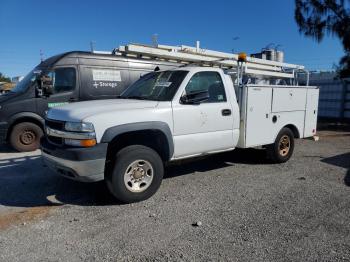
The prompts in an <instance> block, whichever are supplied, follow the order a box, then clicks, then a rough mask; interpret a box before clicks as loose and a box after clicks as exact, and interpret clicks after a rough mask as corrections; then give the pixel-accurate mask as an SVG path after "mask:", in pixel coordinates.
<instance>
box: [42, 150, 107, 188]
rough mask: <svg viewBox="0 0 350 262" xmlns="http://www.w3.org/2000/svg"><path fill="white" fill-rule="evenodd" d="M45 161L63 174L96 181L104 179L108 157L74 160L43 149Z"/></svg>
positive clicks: (78, 179)
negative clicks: (51, 153) (54, 154)
mask: <svg viewBox="0 0 350 262" xmlns="http://www.w3.org/2000/svg"><path fill="white" fill-rule="evenodd" d="M42 156H43V161H44V163H45V164H46V165H47V166H48V167H49V168H50V169H52V170H54V171H55V172H57V173H58V174H60V175H61V176H64V177H67V178H70V179H73V180H77V181H81V182H96V181H101V180H103V179H104V169H105V162H106V159H105V158H102V159H93V160H83V161H73V160H67V159H62V158H58V157H55V156H52V155H49V154H47V153H45V152H43V151H42Z"/></svg>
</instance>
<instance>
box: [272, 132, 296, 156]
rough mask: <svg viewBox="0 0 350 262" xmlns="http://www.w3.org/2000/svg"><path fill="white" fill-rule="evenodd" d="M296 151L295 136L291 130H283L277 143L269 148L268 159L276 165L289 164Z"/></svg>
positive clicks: (278, 136)
mask: <svg viewBox="0 0 350 262" xmlns="http://www.w3.org/2000/svg"><path fill="white" fill-rule="evenodd" d="M293 151H294V134H293V132H292V131H291V130H290V129H289V128H283V129H282V130H281V131H280V132H279V134H278V135H277V138H276V140H275V143H273V144H272V145H269V146H268V147H267V155H268V158H269V159H271V160H272V161H273V162H275V163H284V162H287V161H288V160H289V159H290V158H291V156H292V155H293Z"/></svg>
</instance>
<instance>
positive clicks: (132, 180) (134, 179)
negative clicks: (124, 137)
mask: <svg viewBox="0 0 350 262" xmlns="http://www.w3.org/2000/svg"><path fill="white" fill-rule="evenodd" d="M163 174H164V167H163V162H162V159H161V158H160V156H159V155H158V154H157V152H156V151H154V150H153V149H151V148H149V147H146V146H142V145H132V146H128V147H125V148H123V149H122V150H120V151H119V152H118V153H117V155H116V158H115V162H114V167H113V170H111V172H110V173H109V174H107V177H106V182H107V186H108V189H109V190H110V192H111V193H112V194H113V196H114V197H115V198H117V199H118V200H120V201H122V202H123V203H132V202H138V201H142V200H146V199H147V198H149V197H151V196H152V195H153V194H155V193H156V191H157V190H158V188H159V187H160V184H161V183H162V179H163Z"/></svg>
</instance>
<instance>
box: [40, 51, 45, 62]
mask: <svg viewBox="0 0 350 262" xmlns="http://www.w3.org/2000/svg"><path fill="white" fill-rule="evenodd" d="M42 61H44V53H43V50H42V49H40V62H42Z"/></svg>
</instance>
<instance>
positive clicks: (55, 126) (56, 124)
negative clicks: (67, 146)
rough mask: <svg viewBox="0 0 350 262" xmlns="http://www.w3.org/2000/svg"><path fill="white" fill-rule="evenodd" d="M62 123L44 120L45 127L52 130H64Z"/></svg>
mask: <svg viewBox="0 0 350 262" xmlns="http://www.w3.org/2000/svg"><path fill="white" fill-rule="evenodd" d="M64 124H65V122H64V121H58V120H51V119H46V120H45V125H46V126H47V127H50V128H52V129H56V130H64Z"/></svg>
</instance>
